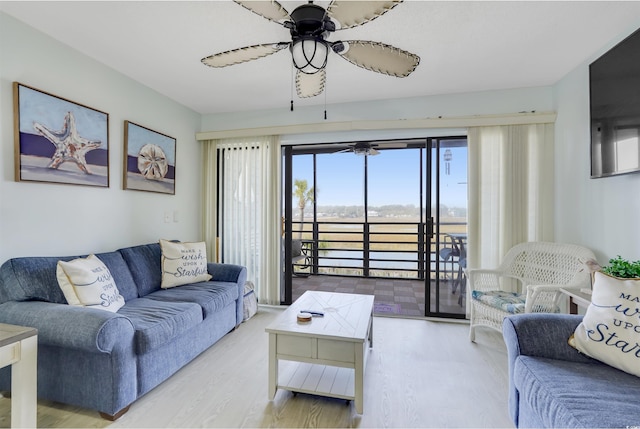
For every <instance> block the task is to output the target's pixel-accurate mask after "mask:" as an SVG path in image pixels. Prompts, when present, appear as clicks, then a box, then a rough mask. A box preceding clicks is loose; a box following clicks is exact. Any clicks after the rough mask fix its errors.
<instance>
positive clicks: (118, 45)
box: [0, 1, 640, 114]
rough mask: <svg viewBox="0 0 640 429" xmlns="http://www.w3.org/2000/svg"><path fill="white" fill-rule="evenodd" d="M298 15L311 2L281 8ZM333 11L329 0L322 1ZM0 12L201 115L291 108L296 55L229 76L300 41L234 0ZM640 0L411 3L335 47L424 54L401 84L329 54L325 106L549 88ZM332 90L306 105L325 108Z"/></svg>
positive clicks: (638, 12)
mask: <svg viewBox="0 0 640 429" xmlns="http://www.w3.org/2000/svg"><path fill="white" fill-rule="evenodd" d="M281 3H282V5H283V6H284V7H285V8H286V9H287V10H288V11H292V10H293V9H294V8H295V7H296V6H297V5H299V4H302V3H304V2H302V1H283V2H281ZM315 3H316V4H319V5H321V6H323V7H326V6H327V5H328V3H329V2H328V1H317V2H315ZM0 10H2V11H3V12H5V13H7V14H9V15H12V16H14V17H15V18H17V19H18V20H20V21H23V22H25V23H27V24H29V25H31V26H33V27H35V28H37V29H38V30H40V31H42V32H44V33H46V34H48V35H49V36H51V37H53V38H54V39H57V40H59V41H61V42H62V43H65V44H67V45H69V46H71V47H73V48H75V49H77V50H78V51H80V52H82V53H84V54H86V55H88V56H90V57H92V58H95V59H96V60H98V61H100V62H101V63H104V64H106V65H108V66H109V67H111V68H113V69H115V70H117V71H119V72H121V73H123V74H124V75H126V76H129V77H130V78H132V79H134V80H136V81H139V82H141V83H143V84H145V85H147V86H148V87H150V88H153V89H154V90H156V91H158V92H160V93H162V94H164V95H166V96H168V97H170V98H171V99H173V100H176V101H177V102H179V103H181V104H183V105H185V106H188V107H190V108H192V109H193V110H195V111H197V112H200V113H202V114H207V113H216V112H234V111H246V110H259V109H269V108H282V107H286V106H288V104H289V100H290V98H291V93H292V72H291V69H292V68H291V59H290V54H289V52H288V51H287V50H283V51H280V52H279V53H276V54H274V55H272V56H270V57H267V58H262V59H259V60H256V61H252V62H249V63H244V64H239V65H235V66H232V67H227V68H223V69H213V68H209V67H206V66H204V65H202V64H201V62H200V59H201V58H202V57H205V56H208V55H210V54H213V53H217V52H221V51H226V50H229V49H234V48H239V47H242V46H247V45H253V44H259V43H269V42H278V41H288V40H290V36H289V32H288V30H287V29H285V28H284V27H282V26H280V25H278V24H276V23H273V22H270V21H268V20H266V19H263V18H261V17H259V16H258V15H256V14H254V13H251V12H250V11H248V10H246V9H244V8H242V7H241V6H239V5H237V4H235V3H233V2H231V1H125V2H115V1H106V2H100V1H71V2H57V1H45V2H31V1H19V2H8V1H0ZM638 16H640V1H624V2H612V1H587V2H578V1H568V2H557V1H540V2H516V1H498V2H491V1H444V2H430V1H406V2H405V3H403V4H400V5H399V6H397V7H395V8H394V9H392V10H391V11H389V12H388V13H386V14H385V15H384V16H382V17H380V18H378V19H376V20H374V21H372V22H369V23H367V24H365V25H363V26H361V27H357V28H353V29H347V30H343V31H340V32H338V33H335V34H333V35H332V36H331V37H330V40H332V41H335V40H339V39H342V40H374V41H379V42H383V43H387V44H390V45H393V46H396V47H398V48H401V49H404V50H407V51H410V52H413V53H415V54H417V55H419V56H420V57H421V62H420V65H419V66H418V68H417V69H416V71H415V72H414V73H413V74H412V75H411V76H409V77H407V78H395V77H389V76H385V75H381V74H378V73H374V72H370V71H367V70H364V69H361V68H359V67H356V66H354V65H352V64H350V63H348V62H347V61H345V60H343V59H342V58H340V57H338V56H337V55H334V54H331V56H330V57H329V64H328V66H327V91H326V102H327V103H329V104H331V103H343V102H351V101H366V100H377V99H388V98H404V97H416V96H424V95H434V94H446V93H461V92H474V91H485V90H493V89H503V88H517V87H534V86H545V85H551V84H554V83H555V82H557V81H558V80H559V79H561V78H562V77H563V76H564V75H565V74H567V73H568V72H569V71H571V70H572V69H573V68H575V67H576V66H577V65H579V64H580V63H582V62H583V61H585V60H586V59H589V58H591V57H592V56H593V55H594V53H596V52H598V51H599V50H600V49H602V48H603V47H606V46H608V45H609V44H610V43H611V41H612V40H614V39H616V38H617V37H619V36H620V35H621V34H622V33H623V32H625V31H629V30H630V29H632V27H633V24H634V22H635V23H637V22H638ZM324 102H325V95H324V94H322V95H320V96H318V97H314V98H311V99H306V100H296V105H298V106H304V105H312V104H323V103H324Z"/></svg>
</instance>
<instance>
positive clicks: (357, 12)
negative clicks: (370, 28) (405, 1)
mask: <svg viewBox="0 0 640 429" xmlns="http://www.w3.org/2000/svg"><path fill="white" fill-rule="evenodd" d="M398 3H402V0H395V1H353V0H333V1H332V2H331V4H330V5H329V7H327V14H328V15H329V17H331V18H333V19H335V20H336V21H338V23H339V24H340V28H339V30H344V29H345V28H353V27H357V26H358V25H362V24H365V23H367V22H369V21H373V20H374V19H376V18H377V17H379V16H381V15H383V14H385V13H386V12H388V11H389V10H391V9H393V8H394V7H396V5H397V4H398Z"/></svg>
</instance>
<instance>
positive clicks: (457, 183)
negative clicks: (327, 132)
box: [293, 147, 467, 207]
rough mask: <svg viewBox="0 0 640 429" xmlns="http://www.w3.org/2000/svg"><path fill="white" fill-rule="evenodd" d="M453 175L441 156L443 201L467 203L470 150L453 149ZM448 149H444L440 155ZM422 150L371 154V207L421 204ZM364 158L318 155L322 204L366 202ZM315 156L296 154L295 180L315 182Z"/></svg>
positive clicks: (453, 204)
mask: <svg viewBox="0 0 640 429" xmlns="http://www.w3.org/2000/svg"><path fill="white" fill-rule="evenodd" d="M450 150H451V153H452V159H451V161H450V174H449V175H447V174H445V170H444V160H442V159H441V163H442V164H441V178H440V187H441V190H440V202H441V204H445V205H447V206H449V207H466V206H467V186H466V182H467V159H466V157H467V149H466V148H458V147H453V148H450ZM443 153H444V151H443V150H441V154H440V156H441V157H442V156H443ZM419 161H420V160H419V151H418V149H410V150H406V149H403V150H386V151H381V153H380V154H379V155H376V156H370V157H369V161H368V163H369V165H368V167H369V206H382V205H390V204H400V205H407V204H414V205H415V206H418V205H419V198H420V194H419V182H418V174H419ZM363 165H364V157H363V156H358V155H354V154H353V153H350V152H346V153H340V154H325V155H318V184H317V185H318V190H319V192H318V204H319V205H321V206H324V205H362V203H363V183H364V178H363V171H364V168H363ZM312 174H313V169H312V156H311V155H299V156H295V157H294V164H293V177H294V179H306V180H307V182H308V183H309V186H312V183H313V176H312Z"/></svg>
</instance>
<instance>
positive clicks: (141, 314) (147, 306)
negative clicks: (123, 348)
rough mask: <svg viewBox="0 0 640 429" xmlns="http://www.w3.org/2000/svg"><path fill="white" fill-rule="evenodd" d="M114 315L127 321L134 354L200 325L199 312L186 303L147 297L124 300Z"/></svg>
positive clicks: (193, 306)
mask: <svg viewBox="0 0 640 429" xmlns="http://www.w3.org/2000/svg"><path fill="white" fill-rule="evenodd" d="M118 314H120V315H123V316H126V317H127V318H129V320H131V323H132V324H133V328H134V331H135V334H134V338H135V343H136V352H137V353H139V354H142V353H146V352H148V351H151V350H154V349H155V348H157V347H160V346H162V345H164V344H166V343H168V342H170V341H171V340H173V339H174V338H176V337H179V336H181V335H184V334H185V333H186V332H187V331H189V330H190V329H192V328H193V327H195V326H196V325H198V324H199V323H201V322H202V309H201V308H200V306H199V305H197V304H194V303H190V302H162V301H158V300H153V299H148V298H137V299H133V300H131V301H128V302H127V303H126V304H125V306H124V307H122V308H121V309H120V310H119V311H118Z"/></svg>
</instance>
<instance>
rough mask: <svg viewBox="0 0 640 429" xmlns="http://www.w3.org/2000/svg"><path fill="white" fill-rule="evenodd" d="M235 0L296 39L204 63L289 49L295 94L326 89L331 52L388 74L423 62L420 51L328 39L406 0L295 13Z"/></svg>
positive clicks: (344, 2) (405, 72)
mask: <svg viewBox="0 0 640 429" xmlns="http://www.w3.org/2000/svg"><path fill="white" fill-rule="evenodd" d="M234 1H235V2H236V3H238V4H239V5H241V6H243V7H245V8H246V9H248V10H250V11H251V12H253V13H255V14H258V15H260V16H262V17H263V18H266V19H268V20H270V21H273V22H275V23H277V24H280V25H282V26H284V27H285V28H287V29H289V31H290V33H291V41H289V42H276V43H265V44H260V45H252V46H246V47H244V48H238V49H232V50H230V51H225V52H221V53H218V54H214V55H210V56H208V57H205V58H203V59H202V60H201V61H202V62H203V63H204V64H205V65H207V66H210V67H227V66H231V65H234V64H240V63H244V62H247V61H252V60H256V59H258V58H263V57H266V56H268V55H271V54H275V53H276V52H279V51H281V50H284V49H285V48H289V50H290V51H291V55H292V57H293V65H294V67H295V68H296V70H297V71H296V92H297V94H298V97H300V98H308V97H315V96H316V95H318V94H320V93H322V91H323V90H324V85H325V81H326V71H325V67H326V65H327V58H328V55H329V50H331V51H333V52H335V53H336V54H338V55H339V56H341V57H342V58H344V59H346V60H347V61H349V62H350V63H352V64H355V65H357V66H359V67H362V68H365V69H367V70H371V71H374V72H377V73H382V74H386V75H389V76H396V77H406V76H409V75H410V74H411V73H412V72H413V71H414V70H415V68H416V67H417V66H418V64H419V63H420V57H418V56H417V55H415V54H412V53H410V52H407V51H404V50H402V49H399V48H395V47H393V46H390V45H386V44H384V43H380V42H372V41H363V40H348V41H347V40H343V41H336V42H331V41H329V40H327V38H328V37H329V36H330V35H331V33H333V32H334V31H339V30H345V29H347V28H353V27H357V26H359V25H363V24H366V23H367V22H369V21H372V20H374V19H376V18H378V17H379V16H381V15H383V14H384V13H386V12H388V11H389V10H391V9H392V8H394V7H395V6H396V5H397V4H398V3H401V2H402V0H395V1H352V0H351V1H349V0H332V1H331V3H330V4H329V6H328V7H327V8H326V9H324V8H323V7H321V6H318V5H315V4H313V2H312V1H309V3H307V4H303V5H300V6H298V7H297V8H295V9H294V10H293V11H292V12H291V13H288V12H287V10H286V9H285V8H284V7H283V6H282V5H281V4H280V3H278V2H277V1H275V0H270V1H255V0H254V1H244V0H234Z"/></svg>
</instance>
